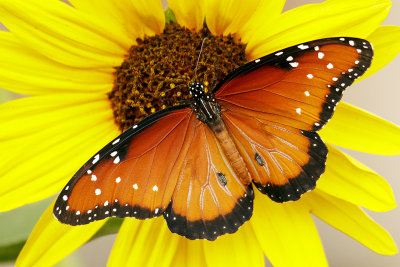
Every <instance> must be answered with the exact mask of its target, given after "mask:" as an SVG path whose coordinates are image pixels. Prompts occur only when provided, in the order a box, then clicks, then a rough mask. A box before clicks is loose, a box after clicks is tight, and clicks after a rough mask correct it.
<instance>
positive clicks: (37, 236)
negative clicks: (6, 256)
mask: <svg viewBox="0 0 400 267" xmlns="http://www.w3.org/2000/svg"><path fill="white" fill-rule="evenodd" d="M53 206H54V202H53V203H52V204H51V205H50V206H49V207H48V208H47V210H46V211H45V212H44V213H43V215H42V217H41V218H40V219H39V221H38V223H37V224H36V226H35V228H34V229H33V231H32V233H31V235H30V237H29V238H28V241H27V242H26V244H25V246H24V248H23V249H22V251H21V253H20V254H19V256H18V259H17V262H16V266H18V267H23V266H53V265H54V264H56V263H57V262H58V261H60V260H61V259H63V258H64V257H65V256H67V255H69V254H70V253H71V252H73V251H74V250H76V249H77V248H79V247H80V246H81V245H83V244H84V243H86V241H88V240H89V239H90V238H91V237H92V236H93V235H94V234H95V233H96V232H97V231H98V230H99V229H100V228H101V227H102V226H103V225H104V223H105V222H106V221H107V220H101V221H97V222H93V223H90V224H87V225H83V226H70V225H66V224H62V223H60V222H59V221H57V220H56V219H55V218H54V215H53Z"/></svg>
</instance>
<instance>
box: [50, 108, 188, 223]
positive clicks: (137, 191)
mask: <svg viewBox="0 0 400 267" xmlns="http://www.w3.org/2000/svg"><path fill="white" fill-rule="evenodd" d="M194 120H195V116H194V114H193V112H192V110H191V109H190V108H188V107H174V108H169V109H165V110H163V111H160V112H158V113H155V114H153V115H151V116H149V117H147V118H146V119H144V120H142V121H141V122H139V123H138V124H137V125H134V126H133V127H131V128H130V129H128V130H127V131H125V132H124V133H122V134H121V135H120V136H119V137H117V138H116V139H115V140H113V141H112V142H110V143H109V144H108V145H107V146H105V147H104V148H103V149H102V150H100V151H99V152H98V153H97V154H96V155H95V156H94V157H92V158H91V159H90V160H89V161H88V162H87V163H86V164H85V165H84V166H83V167H82V168H81V169H80V170H79V171H78V172H77V173H76V174H75V175H74V176H73V178H72V179H71V180H70V182H69V183H68V184H67V185H66V186H65V187H64V189H63V190H62V192H61V193H60V195H59V197H58V199H57V202H56V204H55V206H54V215H55V216H56V217H57V219H58V220H60V221H61V222H63V223H67V224H71V225H80V224H86V223H89V222H92V221H95V220H99V219H103V218H107V217H110V216H117V217H135V218H139V219H146V218H151V217H156V216H160V215H162V213H163V211H164V210H165V209H166V207H167V206H168V204H169V201H170V199H171V195H172V193H173V191H174V189H175V185H176V181H177V177H175V176H171V175H170V174H171V172H172V171H173V169H174V168H178V169H179V164H181V163H180V162H179V161H178V158H179V155H180V154H181V153H186V150H187V145H188V144H187V143H185V142H186V140H190V139H191V138H190V137H188V136H187V135H188V134H189V129H190V127H189V125H192V124H193V122H194Z"/></svg>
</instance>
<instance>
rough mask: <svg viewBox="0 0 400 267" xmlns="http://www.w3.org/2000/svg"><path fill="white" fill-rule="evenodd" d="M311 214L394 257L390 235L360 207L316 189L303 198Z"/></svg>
mask: <svg viewBox="0 0 400 267" xmlns="http://www.w3.org/2000/svg"><path fill="white" fill-rule="evenodd" d="M303 197H304V202H305V203H307V204H308V205H309V206H310V208H311V212H312V213H313V214H314V215H315V216H317V217H319V218H320V219H321V220H323V221H325V222H326V223H328V224H330V225H331V226H333V227H335V228H336V229H338V230H340V231H342V232H343V233H345V234H346V235H348V236H351V237H352V238H354V239H355V240H357V241H358V242H360V243H361V244H363V245H364V246H366V247H368V248H370V249H372V250H373V251H375V252H377V253H380V254H383V255H394V254H396V253H397V248H396V244H395V243H394V242H393V240H392V238H391V236H390V235H389V233H388V232H387V231H386V230H385V229H383V228H382V227H381V226H380V225H379V224H377V223H376V222H374V221H373V220H372V219H371V218H369V217H368V215H366V214H365V213H364V212H363V211H362V210H361V209H360V208H359V207H357V206H356V205H353V204H350V203H348V202H346V201H343V200H341V199H338V198H336V197H333V196H330V195H328V194H325V193H323V192H321V191H319V190H318V189H315V190H314V191H313V192H311V193H310V194H306V195H304V196H303Z"/></svg>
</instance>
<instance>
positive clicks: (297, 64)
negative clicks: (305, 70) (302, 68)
mask: <svg viewBox="0 0 400 267" xmlns="http://www.w3.org/2000/svg"><path fill="white" fill-rule="evenodd" d="M289 64H290V66H292V67H293V68H296V67H297V66H299V62H290V63H289Z"/></svg>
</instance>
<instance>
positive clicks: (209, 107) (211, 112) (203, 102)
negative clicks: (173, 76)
mask: <svg viewBox="0 0 400 267" xmlns="http://www.w3.org/2000/svg"><path fill="white" fill-rule="evenodd" d="M189 93H190V94H191V95H192V97H193V98H194V101H193V103H192V109H193V111H194V112H195V113H196V115H197V119H199V120H200V121H201V122H203V123H206V124H207V125H208V126H209V127H210V128H211V129H212V130H213V131H215V130H217V129H218V128H220V127H218V126H219V125H220V124H221V123H223V122H222V120H221V114H222V112H221V106H220V105H219V104H218V103H217V101H215V98H214V95H213V94H212V93H206V92H205V91H204V85H203V84H202V83H199V82H193V83H191V84H190V86H189Z"/></svg>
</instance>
